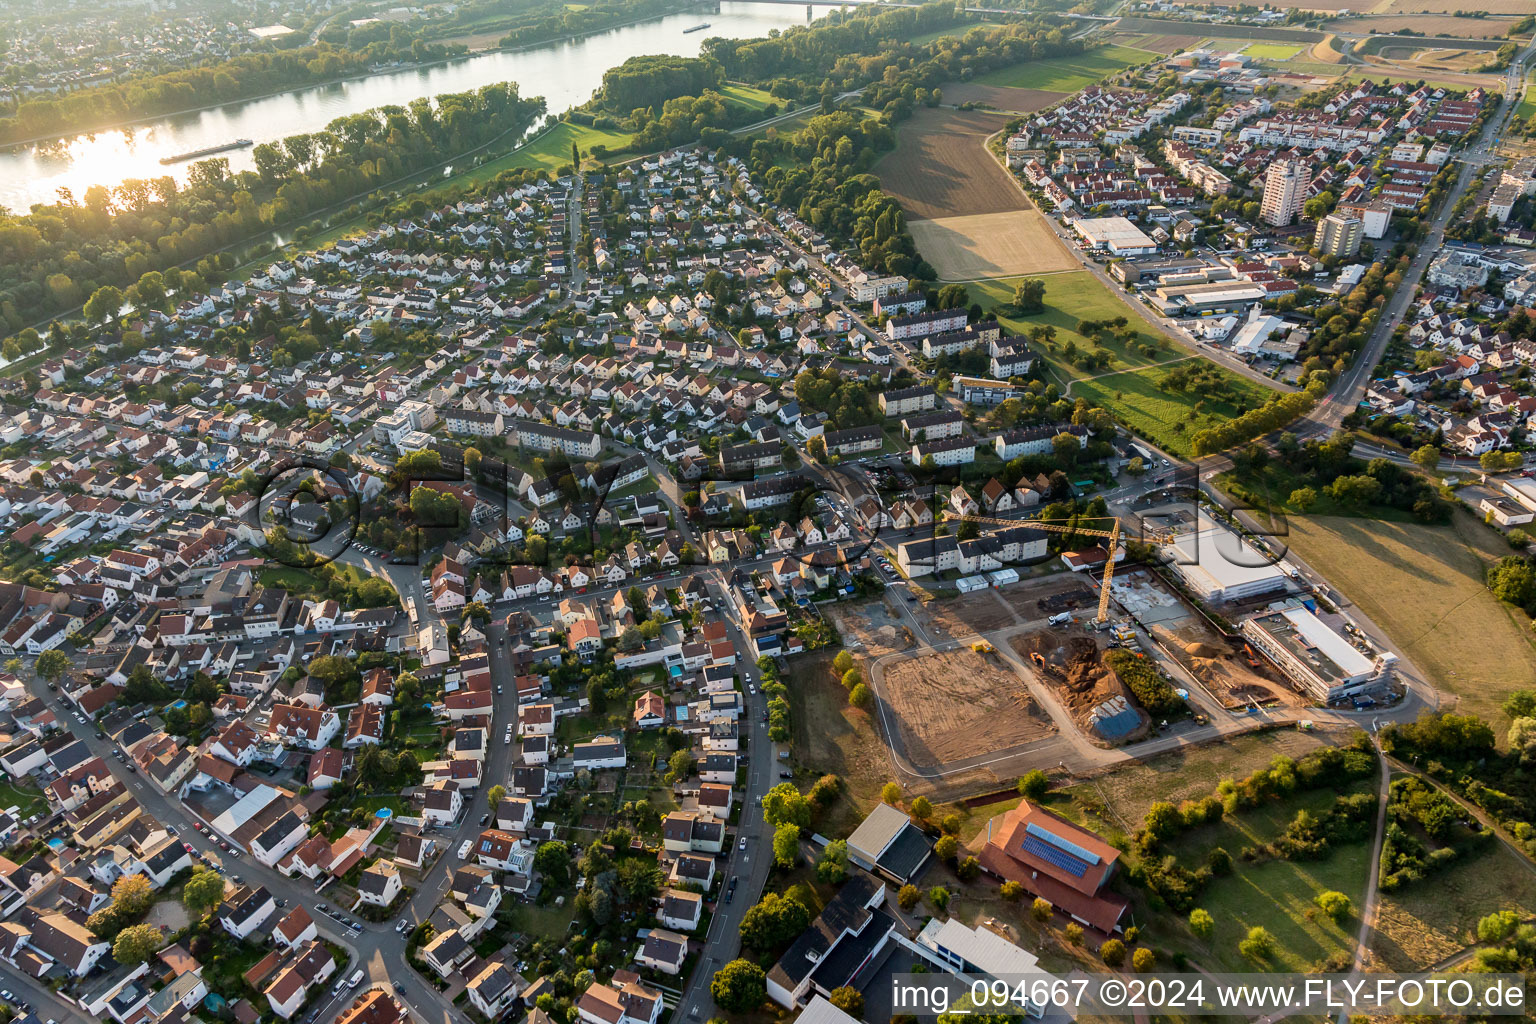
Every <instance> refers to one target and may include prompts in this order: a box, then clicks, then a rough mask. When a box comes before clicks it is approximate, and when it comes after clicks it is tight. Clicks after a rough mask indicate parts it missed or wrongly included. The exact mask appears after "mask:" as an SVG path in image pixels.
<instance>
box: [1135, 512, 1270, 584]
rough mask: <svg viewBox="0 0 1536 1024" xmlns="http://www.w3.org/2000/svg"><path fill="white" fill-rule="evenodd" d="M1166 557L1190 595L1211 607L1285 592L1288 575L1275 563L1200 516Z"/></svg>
mask: <svg viewBox="0 0 1536 1024" xmlns="http://www.w3.org/2000/svg"><path fill="white" fill-rule="evenodd" d="M1163 557H1164V558H1166V559H1167V560H1168V564H1169V566H1170V567H1171V568H1172V569H1173V571H1174V572H1176V573H1178V575H1179V577H1180V579H1181V580H1183V583H1184V586H1185V587H1187V588H1188V589H1189V591H1190V593H1192V594H1194V595H1195V596H1196V597H1198V598H1199V599H1200V600H1202V601H1205V602H1206V603H1208V604H1216V603H1218V602H1222V601H1240V600H1244V599H1246V598H1250V597H1256V596H1258V595H1260V594H1267V593H1269V592H1270V591H1275V590H1283V589H1285V586H1286V580H1287V577H1286V574H1285V573H1284V572H1283V571H1281V569H1280V567H1279V566H1277V565H1276V564H1275V560H1274V559H1273V558H1271V557H1270V556H1269V555H1266V554H1264V553H1263V552H1261V551H1259V550H1258V549H1257V548H1255V547H1254V546H1253V545H1252V544H1249V543H1248V542H1247V541H1246V540H1244V539H1243V538H1242V537H1240V536H1238V535H1237V534H1236V533H1233V532H1232V531H1231V530H1229V529H1227V528H1226V527H1225V526H1223V525H1221V524H1220V523H1218V522H1216V521H1215V520H1214V519H1211V518H1210V517H1208V516H1206V515H1205V514H1204V513H1201V514H1200V516H1199V518H1198V519H1197V521H1196V526H1195V529H1193V530H1186V531H1185V532H1183V533H1180V534H1176V535H1175V536H1174V539H1173V543H1172V544H1169V545H1167V546H1165V547H1164V548H1163Z"/></svg>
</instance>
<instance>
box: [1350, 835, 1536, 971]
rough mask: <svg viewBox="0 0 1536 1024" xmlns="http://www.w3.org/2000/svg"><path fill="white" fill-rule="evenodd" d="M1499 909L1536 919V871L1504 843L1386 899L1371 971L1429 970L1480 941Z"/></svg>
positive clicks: (1384, 896)
mask: <svg viewBox="0 0 1536 1024" xmlns="http://www.w3.org/2000/svg"><path fill="white" fill-rule="evenodd" d="M1497 910H1513V911H1514V912H1515V913H1517V914H1519V915H1520V919H1521V920H1522V921H1524V920H1529V919H1530V918H1532V917H1536V868H1533V867H1532V866H1531V863H1530V862H1529V861H1527V860H1525V859H1524V858H1522V857H1520V856H1518V855H1516V854H1514V853H1512V852H1510V851H1509V849H1507V848H1506V847H1505V846H1504V845H1503V844H1502V843H1498V844H1495V845H1494V846H1493V847H1492V848H1490V849H1489V850H1487V851H1486V852H1484V853H1482V854H1481V855H1480V856H1477V857H1474V858H1472V859H1470V860H1466V861H1463V862H1461V863H1459V864H1456V865H1453V866H1451V867H1449V868H1446V869H1445V870H1443V871H1437V872H1435V873H1434V874H1432V875H1430V876H1429V877H1428V878H1425V879H1422V880H1421V881H1419V882H1416V883H1413V884H1411V885H1408V886H1406V887H1405V888H1402V889H1399V890H1397V891H1396V892H1386V893H1382V895H1381V905H1380V909H1379V910H1378V912H1377V917H1376V928H1377V934H1376V938H1375V939H1374V941H1372V943H1371V954H1372V956H1373V957H1374V958H1375V959H1376V960H1377V961H1378V963H1376V964H1372V965H1368V968H1369V969H1371V970H1383V971H1418V970H1425V969H1428V968H1429V967H1431V966H1432V965H1434V964H1437V963H1439V962H1440V961H1441V960H1444V959H1445V958H1447V957H1449V956H1453V955H1455V954H1456V953H1458V952H1459V951H1461V950H1462V949H1464V948H1466V947H1467V946H1468V945H1471V944H1472V943H1473V942H1475V941H1476V939H1477V922H1478V920H1479V919H1480V918H1482V917H1485V916H1486V915H1488V914H1491V913H1493V912H1494V911H1497Z"/></svg>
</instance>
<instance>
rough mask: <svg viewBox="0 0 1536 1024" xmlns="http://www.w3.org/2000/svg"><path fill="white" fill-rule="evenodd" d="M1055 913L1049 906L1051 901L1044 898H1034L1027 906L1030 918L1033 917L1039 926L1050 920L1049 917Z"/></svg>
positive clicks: (1054, 909) (1053, 908)
mask: <svg viewBox="0 0 1536 1024" xmlns="http://www.w3.org/2000/svg"><path fill="white" fill-rule="evenodd" d="M1055 912H1056V908H1055V907H1053V906H1051V901H1050V900H1048V899H1046V898H1044V897H1043V896H1036V897H1035V902H1033V903H1031V904H1030V905H1029V913H1030V916H1031V917H1033V918H1034V919H1035V920H1036V921H1039V922H1040V923H1041V924H1044V923H1045V922H1047V921H1049V920H1050V919H1051V915H1052V914H1054V913H1055Z"/></svg>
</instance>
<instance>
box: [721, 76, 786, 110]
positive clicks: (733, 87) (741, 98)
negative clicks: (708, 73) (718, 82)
mask: <svg viewBox="0 0 1536 1024" xmlns="http://www.w3.org/2000/svg"><path fill="white" fill-rule="evenodd" d="M720 95H722V96H724V97H725V98H726V99H727V100H729V101H730V102H732V103H735V104H737V105H738V106H742V107H747V108H748V109H751V110H762V109H763V108H764V107H766V106H768V104H770V103H777V104H778V105H779V109H781V110H782V109H783V108H784V103H785V101H784V100H781V99H779V98H778V97H777V96H775V95H774V94H773V93H771V92H769V91H768V90H767V89H757V88H754V87H753V86H750V85H737V84H736V83H734V82H731V83H728V84H727V85H725V86H724V87H723V88H721V90H720Z"/></svg>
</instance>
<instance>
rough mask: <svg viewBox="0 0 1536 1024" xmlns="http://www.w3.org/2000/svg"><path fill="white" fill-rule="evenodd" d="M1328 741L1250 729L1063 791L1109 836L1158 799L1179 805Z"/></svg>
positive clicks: (1128, 829)
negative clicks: (1233, 779) (1227, 779)
mask: <svg viewBox="0 0 1536 1024" xmlns="http://www.w3.org/2000/svg"><path fill="white" fill-rule="evenodd" d="M1328 745H1329V737H1328V736H1326V735H1322V734H1319V733H1316V732H1300V731H1298V730H1295V729H1284V730H1277V731H1275V732H1262V733H1249V734H1247V735H1244V736H1235V737H1233V738H1232V739H1229V740H1224V741H1222V742H1220V743H1207V744H1203V745H1201V746H1197V747H1189V748H1186V749H1182V750H1176V751H1173V752H1172V753H1168V754H1162V755H1159V756H1158V757H1155V758H1152V759H1151V760H1149V761H1141V762H1137V763H1134V764H1131V765H1128V766H1126V767H1124V768H1120V769H1117V770H1116V771H1115V772H1113V773H1112V774H1110V775H1106V776H1103V777H1102V778H1098V779H1092V780H1089V781H1087V782H1080V783H1078V784H1077V785H1075V786H1071V787H1069V788H1067V789H1065V790H1062V791H1061V792H1062V793H1063V795H1065V796H1068V797H1070V798H1071V799H1072V800H1073V802H1074V803H1076V804H1077V805H1078V806H1079V807H1080V808H1081V811H1082V813H1081V817H1082V820H1083V824H1084V826H1085V827H1087V828H1091V829H1093V830H1094V831H1095V832H1099V833H1101V834H1103V835H1105V836H1110V837H1113V836H1115V835H1121V836H1126V835H1129V834H1130V833H1132V832H1134V831H1135V830H1136V828H1137V827H1138V826H1139V825H1140V824H1141V821H1142V819H1143V818H1145V817H1146V814H1147V808H1148V807H1151V806H1152V804H1154V803H1156V802H1157V801H1159V800H1170V801H1172V802H1173V803H1176V804H1177V803H1179V802H1181V801H1183V800H1195V799H1200V798H1202V797H1206V796H1209V795H1210V794H1211V793H1212V792H1214V791H1215V789H1216V785H1217V783H1219V782H1221V780H1222V779H1224V778H1237V779H1240V778H1243V777H1245V776H1247V775H1249V774H1251V773H1252V772H1254V771H1255V770H1257V769H1259V768H1264V767H1267V766H1268V765H1269V763H1270V762H1271V761H1273V760H1274V759H1275V758H1276V757H1279V756H1281V755H1284V756H1286V757H1292V758H1300V757H1302V756H1303V755H1305V754H1308V753H1310V752H1311V751H1313V750H1316V749H1317V748H1318V747H1323V746H1328ZM1228 852H1230V853H1234V854H1235V853H1236V852H1237V851H1236V850H1229V851H1228Z"/></svg>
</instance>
